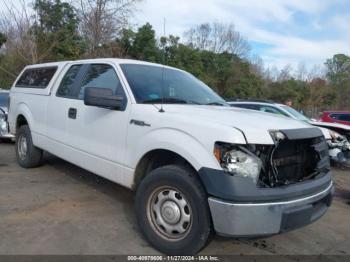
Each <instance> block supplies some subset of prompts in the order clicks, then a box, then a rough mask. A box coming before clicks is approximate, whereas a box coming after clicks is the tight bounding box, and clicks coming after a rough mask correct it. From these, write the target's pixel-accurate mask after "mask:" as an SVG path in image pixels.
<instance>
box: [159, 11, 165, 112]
mask: <svg viewBox="0 0 350 262" xmlns="http://www.w3.org/2000/svg"><path fill="white" fill-rule="evenodd" d="M163 27H164V37H165V38H166V20H165V17H164V23H163ZM165 45H166V39H165V42H164V45H163V68H162V94H161V95H162V103H161V105H160V109H159V113H164V112H165V111H164V108H163V104H164V75H165V64H166V61H165Z"/></svg>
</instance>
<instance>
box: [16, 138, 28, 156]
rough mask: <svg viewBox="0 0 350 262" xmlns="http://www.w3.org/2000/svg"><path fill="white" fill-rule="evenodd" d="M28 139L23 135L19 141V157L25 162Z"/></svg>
mask: <svg viewBox="0 0 350 262" xmlns="http://www.w3.org/2000/svg"><path fill="white" fill-rule="evenodd" d="M27 151H28V146H27V138H26V137H25V136H23V135H21V136H20V137H19V139H18V155H19V158H20V159H21V160H25V159H26V157H27Z"/></svg>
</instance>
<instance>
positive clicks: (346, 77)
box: [325, 54, 350, 109]
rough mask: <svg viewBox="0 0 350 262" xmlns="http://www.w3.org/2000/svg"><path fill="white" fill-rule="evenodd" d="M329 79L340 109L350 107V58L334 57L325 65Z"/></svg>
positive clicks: (345, 56)
mask: <svg viewBox="0 0 350 262" xmlns="http://www.w3.org/2000/svg"><path fill="white" fill-rule="evenodd" d="M325 65H326V67H327V78H328V80H329V82H330V83H331V84H332V85H333V86H334V88H335V93H336V96H337V99H336V100H338V106H339V107H340V108H348V109H349V107H350V106H349V105H350V57H349V56H347V55H344V54H337V55H334V56H333V58H332V59H328V60H327V62H326V63H325Z"/></svg>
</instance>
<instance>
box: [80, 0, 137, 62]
mask: <svg viewBox="0 0 350 262" xmlns="http://www.w3.org/2000/svg"><path fill="white" fill-rule="evenodd" d="M140 1H141V0H75V2H76V3H77V6H78V10H79V17H80V19H81V24H80V29H81V32H82V34H83V36H84V38H85V39H86V42H87V44H88V56H90V57H97V56H100V54H101V52H103V48H102V47H105V46H108V45H109V44H110V43H111V42H112V41H113V40H114V39H115V38H117V37H118V36H120V33H121V32H122V31H123V29H125V28H126V27H127V25H128V20H129V17H130V16H131V14H132V12H133V10H134V8H135V5H136V4H137V3H138V2H140Z"/></svg>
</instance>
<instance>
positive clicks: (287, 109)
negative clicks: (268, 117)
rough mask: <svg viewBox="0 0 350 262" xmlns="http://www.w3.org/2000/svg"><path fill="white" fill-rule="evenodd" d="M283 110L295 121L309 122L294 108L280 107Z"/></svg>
mask: <svg viewBox="0 0 350 262" xmlns="http://www.w3.org/2000/svg"><path fill="white" fill-rule="evenodd" d="M281 107H282V108H283V109H284V110H286V111H288V112H289V113H290V114H291V115H293V116H294V117H295V118H296V119H298V120H301V121H310V119H309V118H307V117H306V116H304V115H303V114H301V113H299V112H298V111H297V110H295V109H294V108H291V107H289V106H281Z"/></svg>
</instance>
